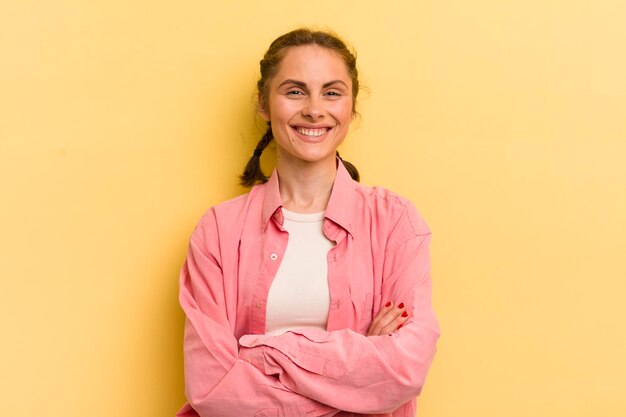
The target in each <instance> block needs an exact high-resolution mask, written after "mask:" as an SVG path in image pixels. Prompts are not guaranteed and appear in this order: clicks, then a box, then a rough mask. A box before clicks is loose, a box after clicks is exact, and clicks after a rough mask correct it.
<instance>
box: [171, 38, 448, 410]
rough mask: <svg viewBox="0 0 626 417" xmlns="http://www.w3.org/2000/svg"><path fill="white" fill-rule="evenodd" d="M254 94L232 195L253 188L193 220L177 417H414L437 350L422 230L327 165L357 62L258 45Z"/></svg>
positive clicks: (404, 207) (354, 175)
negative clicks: (248, 139) (253, 114)
mask: <svg viewBox="0 0 626 417" xmlns="http://www.w3.org/2000/svg"><path fill="white" fill-rule="evenodd" d="M257 87H258V111H259V114H260V115H261V117H262V118H263V119H264V120H266V121H267V122H268V128H267V132H266V133H265V135H264V136H263V138H262V139H261V141H260V142H259V144H258V145H257V147H256V149H255V150H254V153H253V156H252V158H251V159H250V161H249V163H248V165H247V167H246V169H245V172H244V174H243V175H242V183H243V184H245V185H248V186H252V185H254V184H257V183H259V184H257V185H254V187H253V188H252V189H251V190H250V192H249V193H248V194H246V195H242V196H240V197H238V198H235V199H233V200H230V201H227V202H224V203H222V204H219V205H217V206H215V207H213V208H211V209H210V210H209V211H208V212H207V213H206V214H205V215H204V217H203V218H202V219H201V220H200V222H199V224H198V226H197V227H196V229H195V230H194V232H193V234H192V236H191V239H190V245H189V252H188V256H187V260H186V262H185V265H184V266H183V269H182V272H181V278H180V303H181V306H182V308H183V310H184V311H185V314H186V321H185V340H184V355H185V384H186V390H185V391H186V395H187V399H188V401H189V403H188V404H186V405H185V406H184V407H183V408H182V409H181V410H180V411H179V413H178V416H198V415H199V416H203V417H215V416H237V417H244V416H287V417H291V416H294V417H299V416H308V417H314V416H334V415H336V416H353V415H355V414H359V415H361V414H364V415H371V414H383V415H388V416H394V417H398V416H414V415H415V411H416V399H415V397H416V396H417V395H418V394H419V393H420V391H421V389H422V386H423V385H424V380H425V378H426V374H427V371H428V368H429V366H430V363H431V361H432V359H433V356H434V354H435V350H436V347H435V345H436V341H437V339H438V337H439V326H438V323H437V320H436V318H435V315H434V313H433V310H432V307H431V280H430V274H429V269H430V263H429V251H428V246H429V242H430V231H429V230H428V227H427V226H426V224H425V222H424V221H423V220H422V218H421V217H420V216H419V214H418V213H417V211H416V210H415V208H414V207H413V205H412V204H411V203H410V202H409V201H407V200H405V199H404V198H402V197H400V196H398V195H396V194H394V193H392V192H390V191H388V190H385V189H382V188H375V187H374V188H371V187H367V186H363V185H361V184H359V183H358V182H357V181H358V172H357V171H356V169H355V168H354V166H352V165H351V164H349V163H347V162H346V161H343V160H342V159H340V158H339V154H338V153H337V147H338V146H339V145H340V144H341V143H342V142H343V140H344V138H345V137H346V134H347V132H348V128H349V126H350V123H351V121H352V119H353V117H354V115H355V102H356V97H357V93H358V90H359V82H358V74H357V69H356V59H355V57H354V56H353V54H352V53H351V52H350V51H349V50H348V49H347V48H346V46H345V44H344V43H343V42H342V41H341V40H340V39H339V38H337V37H336V36H334V35H333V34H330V33H327V32H319V31H311V30H308V29H299V30H295V31H293V32H289V33H287V34H285V35H283V36H281V37H279V38H278V39H276V40H275V41H274V42H273V43H272V44H271V46H270V48H269V50H268V51H267V53H266V54H265V56H264V58H263V60H262V61H261V79H260V80H259V82H258V84H257ZM272 139H273V140H275V141H276V148H277V152H278V162H277V165H276V168H275V169H274V172H273V173H272V175H271V176H270V178H269V180H268V178H267V177H265V175H264V174H263V173H262V172H261V169H260V166H259V158H260V155H261V152H263V150H264V149H265V147H266V146H267V145H268V144H269V143H270V141H271V140H272Z"/></svg>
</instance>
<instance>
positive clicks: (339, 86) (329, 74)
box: [259, 45, 408, 336]
mask: <svg viewBox="0 0 626 417" xmlns="http://www.w3.org/2000/svg"><path fill="white" fill-rule="evenodd" d="M259 114H260V115H261V117H262V118H263V119H264V120H266V121H268V122H271V124H272V132H273V134H274V140H275V141H276V146H277V151H278V162H277V166H276V169H277V171H278V176H279V178H280V195H281V199H282V202H283V206H284V207H285V208H286V209H287V210H291V211H294V212H298V213H316V212H320V211H324V210H325V209H326V206H327V205H328V200H329V198H330V193H331V190H332V186H333V182H334V180H335V174H336V173H337V166H336V164H337V159H336V156H335V155H336V151H337V147H338V146H339V145H340V144H341V143H342V142H343V140H344V139H345V137H346V135H347V133H348V129H349V127H350V123H351V122H352V120H353V119H354V114H355V113H354V106H353V102H352V80H351V78H350V75H349V73H348V71H347V69H346V66H345V63H344V62H343V60H342V59H341V58H340V57H339V55H337V54H336V53H335V52H334V51H332V50H330V49H327V48H323V47H320V46H317V45H306V46H298V47H291V48H289V49H287V51H286V53H285V55H284V57H283V59H282V61H281V63H280V66H279V68H278V71H277V73H276V75H275V76H274V77H273V78H272V79H271V80H270V83H269V95H268V98H267V101H266V102H260V103H259ZM405 310H406V308H398V307H397V306H395V305H394V303H391V304H390V305H389V306H383V307H382V308H381V310H380V311H379V313H378V314H377V315H376V317H375V318H374V320H373V321H372V324H371V326H370V328H369V330H368V336H378V335H383V334H389V333H392V332H394V331H396V330H397V329H398V326H399V325H401V324H404V323H405V322H406V320H408V317H402V314H403V313H404V312H405Z"/></svg>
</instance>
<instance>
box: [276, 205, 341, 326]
mask: <svg viewBox="0 0 626 417" xmlns="http://www.w3.org/2000/svg"><path fill="white" fill-rule="evenodd" d="M282 212H283V217H284V222H283V227H284V228H285V230H287V232H289V242H288V243H287V250H286V251H285V255H284V256H283V260H282V262H281V264H280V267H279V268H278V272H277V273H276V277H275V278H274V281H273V282H272V285H271V287H270V291H269V294H268V296H267V316H266V326H265V333H266V334H271V335H277V334H282V333H284V332H286V331H288V330H293V329H302V328H316V329H322V330H326V323H327V321H328V309H329V307H330V293H329V290H328V261H327V255H328V251H329V250H330V249H331V248H332V247H333V246H334V243H333V242H331V241H330V240H328V239H327V238H326V236H324V232H323V229H322V228H323V224H324V212H320V213H310V214H309V213H307V214H303V213H294V212H292V211H288V210H285V209H284V208H283V209H282Z"/></svg>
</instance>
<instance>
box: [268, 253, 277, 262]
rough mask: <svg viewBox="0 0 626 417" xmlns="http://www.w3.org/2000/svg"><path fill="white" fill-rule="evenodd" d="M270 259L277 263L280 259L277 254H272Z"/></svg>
mask: <svg viewBox="0 0 626 417" xmlns="http://www.w3.org/2000/svg"><path fill="white" fill-rule="evenodd" d="M270 259H271V260H272V261H275V260H276V259H278V255H276V254H275V253H272V254H271V255H270Z"/></svg>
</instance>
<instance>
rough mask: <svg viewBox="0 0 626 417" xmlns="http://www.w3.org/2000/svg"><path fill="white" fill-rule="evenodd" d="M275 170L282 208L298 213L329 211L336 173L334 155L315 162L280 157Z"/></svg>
mask: <svg viewBox="0 0 626 417" xmlns="http://www.w3.org/2000/svg"><path fill="white" fill-rule="evenodd" d="M281 162H282V163H281ZM276 169H277V171H278V178H279V180H280V198H281V200H282V203H283V207H285V208H286V209H287V210H289V211H293V212H296V213H317V212H320V211H324V210H326V206H327V205H328V200H329V199H330V193H331V191H332V189H333V183H334V181H335V175H336V174H337V165H336V160H335V158H332V160H331V159H329V160H328V161H320V162H318V163H314V164H311V163H306V162H303V163H299V164H293V163H292V162H291V161H290V163H285V161H284V160H283V161H281V159H280V158H279V159H278V164H277V166H276Z"/></svg>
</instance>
